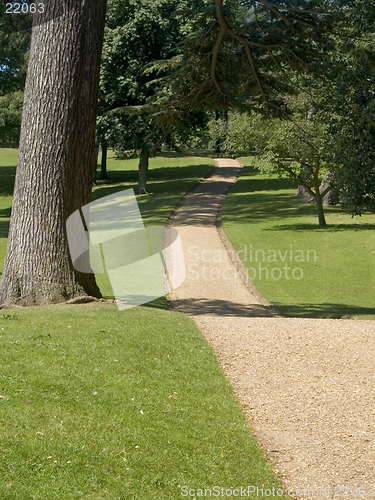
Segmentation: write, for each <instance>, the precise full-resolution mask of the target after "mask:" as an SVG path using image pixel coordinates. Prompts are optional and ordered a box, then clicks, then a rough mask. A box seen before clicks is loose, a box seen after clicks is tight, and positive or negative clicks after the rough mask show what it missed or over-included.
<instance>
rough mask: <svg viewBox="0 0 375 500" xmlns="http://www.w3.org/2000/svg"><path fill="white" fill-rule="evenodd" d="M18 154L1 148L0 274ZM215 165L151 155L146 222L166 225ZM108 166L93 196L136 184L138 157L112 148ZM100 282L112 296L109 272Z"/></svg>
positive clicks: (143, 201) (141, 199)
mask: <svg viewBox="0 0 375 500" xmlns="http://www.w3.org/2000/svg"><path fill="white" fill-rule="evenodd" d="M17 156H18V151H17V150H16V149H0V276H1V270H2V267H3V262H4V257H5V251H6V242H7V240H6V238H7V235H8V229H9V219H10V212H11V206H12V194H13V187H14V176H15V170H16V167H15V166H16V164H17ZM213 166H214V161H213V160H212V159H211V158H208V157H207V158H199V157H196V156H187V157H170V155H168V156H163V157H156V158H151V159H150V168H149V174H148V190H149V194H147V195H142V196H138V197H137V201H138V205H139V208H140V211H141V214H142V218H143V221H144V223H145V224H146V225H165V223H166V221H167V220H168V217H169V216H170V214H171V212H172V211H173V209H174V207H175V206H176V205H177V203H178V202H179V200H180V199H181V198H182V196H183V195H184V194H185V193H186V192H187V191H188V190H189V189H191V188H192V187H193V186H194V185H195V184H196V183H197V182H198V181H199V180H200V179H201V178H202V177H204V176H205V175H207V174H208V172H209V171H210V170H211V168H212V167H213ZM107 170H108V176H109V181H108V183H105V184H98V185H97V186H95V187H94V189H93V196H92V199H93V200H97V199H98V198H102V197H103V196H107V195H110V194H113V193H116V192H118V191H123V190H124V189H130V188H133V189H135V188H136V186H137V182H138V159H131V160H117V159H116V157H115V155H114V153H113V152H112V151H109V154H108V162H107ZM97 282H98V285H99V287H100V289H101V292H102V294H103V296H104V297H106V298H111V297H112V298H113V291H112V288H111V285H110V282H109V279H108V276H107V275H106V274H100V275H97ZM156 304H157V305H158V306H164V307H165V305H166V302H165V300H163V299H160V300H158V301H156Z"/></svg>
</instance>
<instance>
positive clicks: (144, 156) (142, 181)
mask: <svg viewBox="0 0 375 500" xmlns="http://www.w3.org/2000/svg"><path fill="white" fill-rule="evenodd" d="M149 159H150V150H149V149H148V147H147V146H143V148H142V150H141V155H140V157H139V165H138V186H137V189H136V193H137V194H147V172H148V164H149Z"/></svg>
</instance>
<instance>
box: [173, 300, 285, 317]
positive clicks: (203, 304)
mask: <svg viewBox="0 0 375 500" xmlns="http://www.w3.org/2000/svg"><path fill="white" fill-rule="evenodd" d="M169 307H170V309H172V310H174V311H179V312H183V313H184V314H189V315H190V316H201V315H203V314H209V315H211V316H232V317H273V316H275V310H274V308H273V307H272V306H264V305H261V304H238V303H236V302H231V301H229V300H218V299H211V300H209V299H203V298H202V299H179V300H173V301H171V302H170V303H169Z"/></svg>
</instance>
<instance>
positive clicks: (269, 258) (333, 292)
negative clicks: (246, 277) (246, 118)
mask: <svg viewBox="0 0 375 500" xmlns="http://www.w3.org/2000/svg"><path fill="white" fill-rule="evenodd" d="M240 160H241V161H242V162H243V163H244V165H245V169H244V172H243V175H242V176H241V178H240V179H239V180H238V181H237V183H236V184H235V185H234V187H233V188H232V190H231V192H230V194H229V196H228V198H227V199H226V201H225V205H224V210H223V223H224V229H225V231H226V233H227V235H228V237H229V239H230V240H231V242H232V244H233V245H234V247H235V248H236V249H237V251H239V254H240V256H241V258H242V259H243V261H244V263H245V265H246V267H247V268H248V270H249V274H250V277H252V278H254V279H253V281H254V284H255V286H256V287H257V288H258V290H259V291H260V292H261V293H262V294H263V295H264V296H265V297H266V298H267V299H268V300H269V301H270V302H272V303H273V304H274V305H275V306H276V307H277V309H278V310H279V311H280V312H281V313H282V314H284V315H286V316H313V317H358V318H375V302H374V296H375V280H374V278H375V215H372V214H366V215H363V216H362V217H360V218H359V217H358V218H352V217H351V216H350V215H349V214H346V213H344V212H343V211H342V210H341V209H340V207H327V208H326V209H325V212H326V219H327V224H328V227H327V228H325V229H320V228H319V227H318V220H317V215H316V209H315V206H314V205H310V204H307V203H305V202H304V201H303V200H301V199H300V198H297V197H295V193H296V190H297V186H293V185H291V184H290V183H289V182H288V181H287V180H285V179H284V180H281V179H278V178H271V179H270V178H268V177H267V176H265V175H260V174H259V172H258V171H257V170H254V169H253V168H251V165H252V163H253V162H254V159H253V158H242V159H240ZM257 251H258V253H256V252H257ZM262 251H264V254H263V252H262ZM274 252H276V259H277V260H276V261H275V253H274ZM279 252H280V253H279ZM307 252H309V253H307ZM282 259H284V260H282ZM285 265H287V266H288V268H289V269H287V270H285ZM259 266H260V267H259ZM274 268H278V269H280V270H281V272H282V276H281V278H280V279H277V278H278V277H279V275H280V271H278V270H274V271H272V270H273V269H274ZM262 269H263V271H262ZM297 269H299V270H298V271H297ZM267 270H268V273H267ZM293 270H294V276H293ZM272 272H273V275H272V274H271V273H272ZM286 273H287V274H286ZM267 274H268V277H267ZM287 277H288V278H289V279H288V278H287ZM275 278H276V279H275Z"/></svg>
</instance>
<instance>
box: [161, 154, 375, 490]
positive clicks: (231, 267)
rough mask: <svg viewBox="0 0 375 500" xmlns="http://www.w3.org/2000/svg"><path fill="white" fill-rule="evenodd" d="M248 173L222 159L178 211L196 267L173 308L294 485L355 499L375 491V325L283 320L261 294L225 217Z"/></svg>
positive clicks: (173, 297)
mask: <svg viewBox="0 0 375 500" xmlns="http://www.w3.org/2000/svg"><path fill="white" fill-rule="evenodd" d="M240 171H241V167H240V165H239V163H238V162H237V161H235V160H226V159H222V160H217V167H216V168H215V169H214V170H213V172H212V174H211V175H210V176H209V177H208V178H207V179H205V180H204V181H203V182H202V183H200V184H198V185H197V186H196V188H194V190H193V191H191V192H190V193H189V194H187V195H186V196H185V197H184V198H183V200H182V201H181V203H180V204H179V206H178V207H177V208H176V210H175V212H174V214H173V216H172V218H171V219H170V224H171V225H172V226H174V227H176V228H177V229H178V231H179V234H180V238H181V242H182V246H183V249H184V254H185V262H186V270H187V278H186V280H185V282H184V284H183V285H182V286H181V287H180V288H178V289H177V290H176V291H174V292H173V293H171V294H170V295H169V300H170V306H171V308H173V309H175V310H178V311H181V312H184V313H186V314H188V315H189V316H191V317H192V318H193V319H194V320H195V322H196V323H197V325H198V327H199V328H200V329H201V331H202V332H203V334H204V335H205V337H206V338H207V340H208V342H209V343H210V344H211V346H212V347H213V348H214V350H215V351H216V354H217V356H218V359H219V362H220V363H221V365H222V366H223V368H224V369H225V371H226V373H227V376H228V378H229V380H230V381H231V383H232V385H233V387H234V390H235V393H236V395H237V397H238V400H239V403H240V405H241V406H242V408H243V411H244V413H245V415H246V418H247V421H248V425H249V426H250V427H251V429H252V430H253V432H254V434H255V435H256V437H257V439H258V441H259V443H260V445H261V447H262V448H263V449H264V451H265V452H266V454H267V455H268V457H269V459H270V462H271V464H272V466H273V469H274V471H275V472H276V474H278V475H279V477H280V478H281V480H282V482H283V484H284V486H285V489H286V490H293V491H294V492H295V491H296V490H297V489H312V490H313V492H311V491H310V492H305V493H304V494H303V493H302V494H301V495H299V498H307V497H311V496H314V497H324V496H330V497H332V496H336V497H338V498H340V497H342V498H355V497H356V496H357V495H356V494H357V491H356V489H355V487H362V488H364V490H363V491H364V493H365V495H363V498H369V497H371V496H375V442H374V437H375V404H374V403H375V369H374V364H375V363H374V361H375V323H374V322H373V321H359V320H327V319H300V318H291V319H290V318H282V317H280V316H278V315H277V313H276V312H275V310H274V309H273V308H272V306H271V305H270V304H269V303H268V302H267V301H266V300H265V299H263V298H262V297H261V296H260V295H259V293H258V292H257V291H256V290H255V288H254V287H253V285H252V283H251V282H250V280H248V278H247V275H246V272H245V271H244V268H243V266H242V265H241V263H240V262H239V259H238V258H237V257H236V255H235V254H234V253H233V249H232V247H231V246H230V244H229V242H228V241H227V239H226V237H225V235H224V234H223V231H222V229H221V227H220V222H219V221H220V211H221V207H222V203H223V201H224V199H225V195H226V193H227V192H228V190H229V189H230V186H231V185H232V184H233V182H235V180H236V178H237V177H238V175H239V174H240ZM249 243H251V242H249ZM230 255H232V258H231V257H230ZM233 261H234V263H233ZM207 486H209V485H207ZM259 486H260V487H261V485H259ZM321 488H324V489H325V491H321ZM327 488H329V491H328V490H327ZM312 493H313V494H314V495H312ZM291 496H298V495H291Z"/></svg>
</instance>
